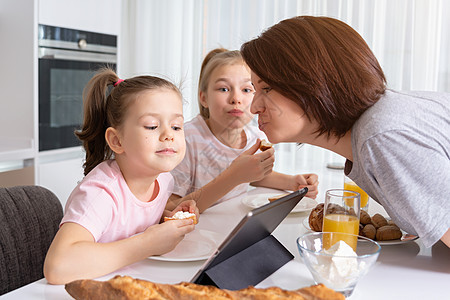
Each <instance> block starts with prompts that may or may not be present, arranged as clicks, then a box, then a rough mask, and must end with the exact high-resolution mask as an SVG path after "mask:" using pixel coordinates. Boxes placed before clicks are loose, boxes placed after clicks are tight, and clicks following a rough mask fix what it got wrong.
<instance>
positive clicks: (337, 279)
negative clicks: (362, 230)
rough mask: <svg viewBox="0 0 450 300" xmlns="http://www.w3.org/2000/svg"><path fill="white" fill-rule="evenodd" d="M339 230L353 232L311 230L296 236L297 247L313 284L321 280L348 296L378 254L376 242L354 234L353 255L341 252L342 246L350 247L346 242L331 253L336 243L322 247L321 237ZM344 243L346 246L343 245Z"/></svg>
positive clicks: (340, 234)
mask: <svg viewBox="0 0 450 300" xmlns="http://www.w3.org/2000/svg"><path fill="white" fill-rule="evenodd" d="M336 234H339V236H342V235H348V236H353V237H354V236H355V235H353V234H348V233H333V232H313V233H307V234H305V235H303V236H301V237H299V238H298V239H297V247H298V250H299V252H300V256H301V257H302V259H303V261H304V263H305V264H306V266H307V267H308V269H309V271H310V272H311V274H312V276H313V278H314V281H315V282H316V284H319V283H323V284H324V285H326V286H327V287H329V288H331V289H333V290H335V291H337V292H340V293H342V294H344V296H345V297H349V296H350V295H351V294H352V293H353V290H354V288H355V286H356V284H357V283H358V280H359V279H361V278H362V277H363V276H364V275H366V274H367V272H368V271H369V270H370V268H371V267H372V266H373V264H374V263H375V262H376V260H377V258H378V255H379V254H380V250H381V247H380V245H379V244H378V243H377V242H375V241H372V240H371V239H368V238H365V237H362V236H358V242H357V248H356V255H355V252H353V254H352V253H351V252H350V253H347V252H345V250H346V249H348V248H349V249H350V250H351V251H353V249H351V247H350V246H348V245H347V244H345V245H341V246H342V247H341V248H340V249H339V250H338V251H337V252H335V254H331V253H333V252H334V251H333V248H336V247H337V246H338V243H336V244H335V245H333V246H332V247H331V248H330V249H328V250H324V249H322V245H323V238H324V236H326V235H331V236H328V237H327V238H331V239H333V237H332V236H333V235H336ZM347 247H348V248H347Z"/></svg>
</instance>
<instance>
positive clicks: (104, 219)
mask: <svg viewBox="0 0 450 300" xmlns="http://www.w3.org/2000/svg"><path fill="white" fill-rule="evenodd" d="M109 88H111V90H110V93H109V94H108V89H109ZM85 96H86V97H85V99H84V101H85V103H84V122H83V127H82V130H81V131H79V132H76V135H77V136H78V138H79V139H80V140H81V141H83V146H84V149H85V151H86V162H85V164H84V174H85V175H86V176H85V177H84V179H83V180H82V181H81V183H80V184H79V185H78V186H77V187H76V188H75V189H74V191H73V192H72V194H71V195H70V197H69V199H68V201H67V204H66V208H65V215H64V218H63V220H62V222H61V227H60V229H59V231H58V233H57V234H56V236H55V238H54V240H53V242H52V245H51V246H50V249H49V251H48V253H47V257H46V259H45V263H44V275H45V277H46V279H47V280H48V282H49V283H52V284H64V283H67V282H70V281H72V280H76V279H81V278H95V277H99V276H102V275H105V274H107V273H110V272H113V271H115V270H117V269H119V268H122V267H124V266H126V265H129V264H131V263H134V262H137V261H139V260H142V259H144V258H146V257H148V256H152V255H160V254H164V253H166V252H169V251H171V250H172V249H173V248H175V246H176V245H177V244H178V243H179V242H180V241H181V240H182V239H183V237H184V235H185V234H187V233H189V232H191V231H192V230H193V229H194V225H193V221H192V220H190V219H185V220H174V221H170V222H165V223H161V220H162V219H163V218H164V217H169V216H172V215H173V214H174V213H175V212H177V211H180V210H182V211H189V212H191V213H195V214H196V215H197V217H198V209H197V208H196V205H195V202H194V201H192V200H190V201H184V202H182V203H180V205H178V206H177V207H176V208H174V209H173V210H172V211H168V210H165V206H166V202H167V199H168V197H169V196H170V195H171V193H172V190H173V177H172V175H171V174H170V173H169V172H170V171H171V170H172V169H173V168H175V166H176V165H178V164H179V163H180V162H181V160H182V159H183V157H184V155H185V148H186V144H185V139H184V132H183V121H184V120H183V107H182V96H181V93H180V91H179V90H178V88H177V87H176V86H174V85H173V84H172V83H170V82H168V81H166V80H164V79H161V78H158V77H152V76H138V77H134V78H130V79H127V80H125V81H123V80H121V79H119V78H118V77H117V75H116V74H115V73H114V71H112V70H110V69H104V70H102V71H101V72H99V73H98V74H96V75H95V76H94V77H93V78H92V79H91V81H90V82H89V83H88V85H87V87H86V94H85Z"/></svg>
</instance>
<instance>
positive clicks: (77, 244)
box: [44, 220, 194, 284]
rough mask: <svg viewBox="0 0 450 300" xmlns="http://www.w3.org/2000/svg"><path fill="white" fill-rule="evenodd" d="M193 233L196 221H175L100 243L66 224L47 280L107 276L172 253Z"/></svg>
mask: <svg viewBox="0 0 450 300" xmlns="http://www.w3.org/2000/svg"><path fill="white" fill-rule="evenodd" d="M193 229H194V225H193V224H192V220H174V221H170V222H166V223H162V224H157V225H153V226H150V227H149V228H147V229H146V230H145V231H144V232H143V233H142V234H138V235H135V236H132V237H129V238H126V239H123V240H120V241H116V242H111V243H96V242H95V241H94V238H93V236H92V235H91V233H90V232H89V231H88V230H87V229H85V228H84V227H83V226H81V225H79V224H76V223H64V224H63V225H62V226H61V228H60V229H59V230H58V232H57V234H56V236H55V238H54V240H53V242H52V244H51V246H50V248H49V250H48V252H47V256H46V258H45V262H44V276H45V278H46V279H47V281H48V282H49V283H51V284H65V283H67V282H70V281H73V280H76V279H90V278H96V277H99V276H103V275H105V274H108V273H111V272H113V271H115V270H118V269H120V268H122V267H124V266H127V265H129V264H132V263H135V262H137V261H140V260H142V259H144V258H146V257H148V256H152V255H160V254H164V253H167V252H169V251H171V250H172V249H173V248H175V246H176V245H177V244H178V243H179V242H180V241H181V240H182V239H183V237H184V235H185V234H187V233H189V232H191V231H192V230H193Z"/></svg>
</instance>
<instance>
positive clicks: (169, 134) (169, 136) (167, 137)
mask: <svg viewBox="0 0 450 300" xmlns="http://www.w3.org/2000/svg"><path fill="white" fill-rule="evenodd" d="M159 139H160V141H162V142H164V141H173V131H172V128H171V127H170V126H169V127H164V129H163V132H162V133H161V136H160V138H159Z"/></svg>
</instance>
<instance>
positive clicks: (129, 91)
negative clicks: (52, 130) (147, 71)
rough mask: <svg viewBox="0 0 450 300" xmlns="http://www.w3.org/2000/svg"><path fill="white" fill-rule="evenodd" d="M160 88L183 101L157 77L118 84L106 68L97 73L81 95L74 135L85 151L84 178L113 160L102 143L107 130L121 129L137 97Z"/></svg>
mask: <svg viewBox="0 0 450 300" xmlns="http://www.w3.org/2000/svg"><path fill="white" fill-rule="evenodd" d="M114 84H116V86H114ZM161 88H164V89H169V90H173V91H174V92H176V93H177V94H178V95H179V96H180V99H181V98H182V96H181V92H180V90H179V89H178V88H177V87H176V86H175V85H174V84H172V83H170V82H169V81H167V80H165V79H162V78H159V77H153V76H137V77H133V78H130V79H126V80H124V81H122V82H120V81H119V77H118V76H117V75H116V73H115V72H114V70H112V69H109V68H104V69H101V70H99V72H97V73H96V74H95V75H94V76H93V77H92V79H91V80H90V81H89V82H88V84H87V85H86V87H85V89H84V91H83V99H84V105H83V106H84V108H83V112H84V120H83V125H82V127H81V130H80V131H75V135H76V136H77V137H78V138H79V139H80V140H81V141H82V142H83V147H84V149H85V151H86V161H85V163H84V175H87V174H88V173H89V172H90V171H91V170H92V169H93V168H95V167H96V166H97V165H98V164H99V163H101V162H103V161H105V160H107V159H111V158H112V156H113V151H112V150H111V149H110V148H109V146H108V143H107V142H106V139H105V132H106V129H107V128H108V127H114V128H118V127H120V125H121V124H122V123H123V120H124V116H125V113H126V111H127V109H128V107H129V106H130V105H131V104H132V103H133V102H134V101H135V99H136V98H137V97H136V96H137V95H138V94H139V93H141V92H143V91H147V90H155V89H161ZM109 91H110V92H109ZM108 92H109V94H108ZM180 101H181V100H180Z"/></svg>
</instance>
